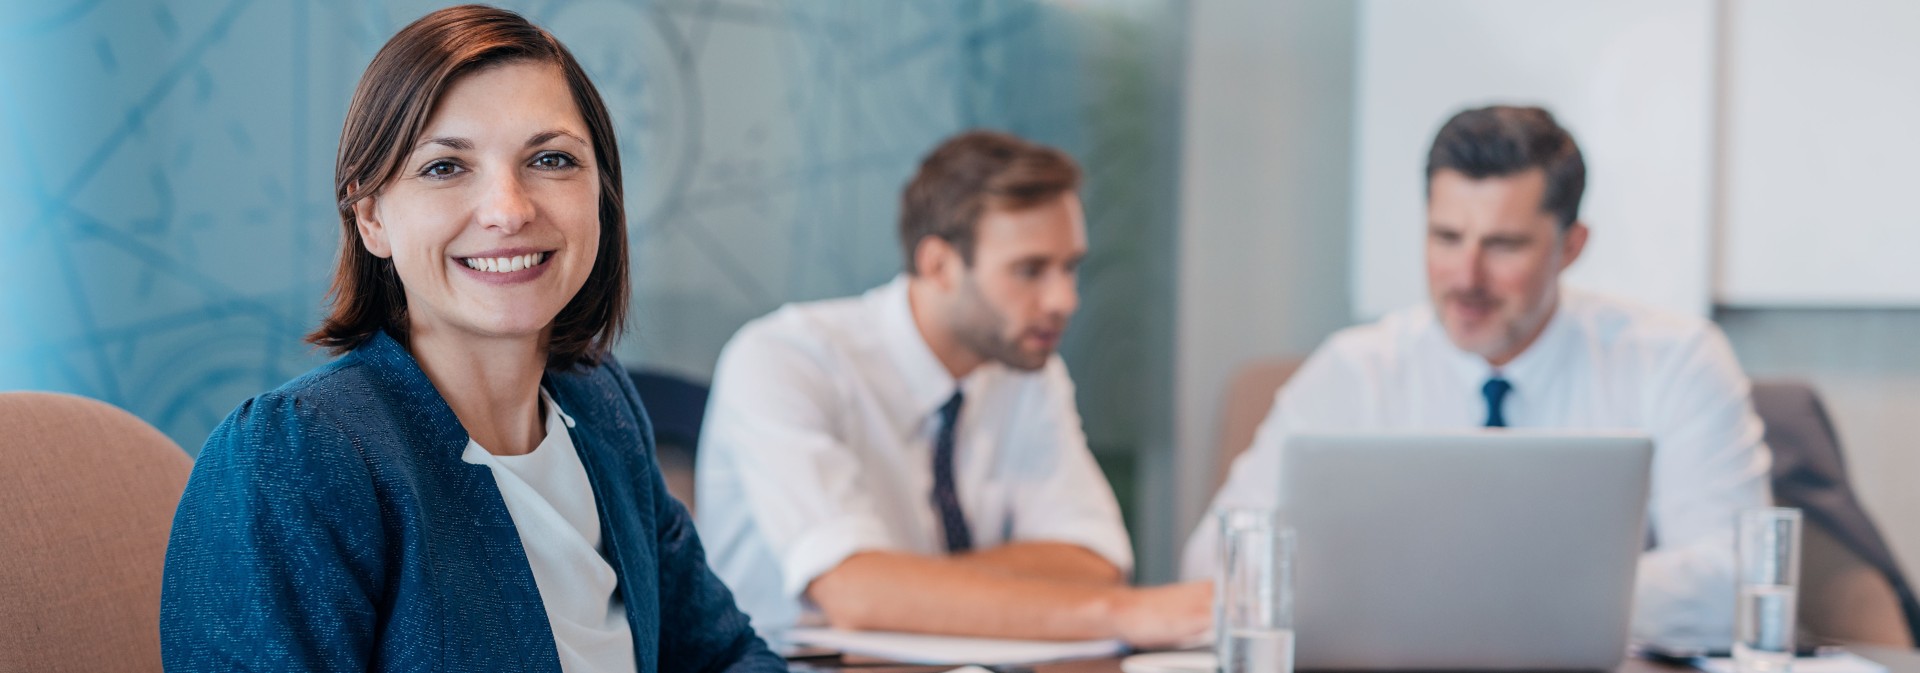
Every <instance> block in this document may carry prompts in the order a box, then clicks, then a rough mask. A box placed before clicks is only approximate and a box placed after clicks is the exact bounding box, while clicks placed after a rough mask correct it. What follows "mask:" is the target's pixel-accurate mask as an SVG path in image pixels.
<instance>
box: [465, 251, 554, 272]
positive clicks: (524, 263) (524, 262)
mask: <svg viewBox="0 0 1920 673" xmlns="http://www.w3.org/2000/svg"><path fill="white" fill-rule="evenodd" d="M544 256H545V253H539V252H535V253H529V254H525V255H516V256H513V257H468V258H467V259H466V260H464V263H465V264H466V265H467V268H469V269H473V270H475V271H485V272H488V273H513V272H515V271H520V270H523V269H528V268H531V267H534V266H538V265H539V264H540V260H541V258H542V257H544Z"/></svg>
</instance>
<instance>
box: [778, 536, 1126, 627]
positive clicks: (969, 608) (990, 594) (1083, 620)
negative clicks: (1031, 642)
mask: <svg viewBox="0 0 1920 673" xmlns="http://www.w3.org/2000/svg"><path fill="white" fill-rule="evenodd" d="M1124 592H1125V590H1124V588H1122V587H1118V586H1111V587H1103V586H1094V585H1090V584H1079V583H1062V582H1050V581H1045V580H1037V579H1032V578H1027V577H1013V576H1008V575H1005V574H1002V573H999V572H995V571H992V570H987V569H982V568H976V567H969V566H968V565H967V564H964V563H959V562H955V561H952V560H948V559H938V558H927V557H922V556H914V555H911V554H900V553H893V552H862V553H859V554H855V555H854V556H851V557H849V558H848V559H847V560H846V561H843V562H842V563H841V564H840V565H839V566H838V567H836V568H834V569H833V570H831V571H828V572H827V573H826V574H824V575H821V576H820V577H819V578H818V579H816V580H814V582H813V584H812V585H811V586H810V587H808V589H807V595H808V596H809V597H810V598H812V599H813V601H814V603H815V604H818V605H819V606H820V608H821V610H822V611H824V612H825V613H826V615H827V620H828V621H829V622H831V623H832V624H833V625H834V626H837V627H840V628H849V629H869V630H887V631H909V632H917V633H942V634H949V635H965V636H981V637H988V638H1011V637H1020V638H1039V639H1056V640H1071V639H1088V638H1112V637H1115V636H1117V635H1119V634H1118V633H1117V629H1116V627H1115V626H1114V619H1113V617H1112V615H1113V613H1114V612H1115V611H1116V610H1117V609H1118V608H1119V607H1120V606H1118V605H1116V602H1117V601H1119V600H1122V596H1123V595H1124Z"/></svg>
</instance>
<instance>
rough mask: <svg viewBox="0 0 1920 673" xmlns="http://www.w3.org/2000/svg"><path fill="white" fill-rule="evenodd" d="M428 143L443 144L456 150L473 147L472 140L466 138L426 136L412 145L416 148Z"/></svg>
mask: <svg viewBox="0 0 1920 673" xmlns="http://www.w3.org/2000/svg"><path fill="white" fill-rule="evenodd" d="M428 145H444V146H447V147H451V148H453V149H456V150H470V149H473V141H471V140H467V139H466V138H450V137H440V138H428V139H426V140H422V141H420V144H418V145H414V146H413V148H414V149H416V150H417V149H420V148H422V147H426V146H428Z"/></svg>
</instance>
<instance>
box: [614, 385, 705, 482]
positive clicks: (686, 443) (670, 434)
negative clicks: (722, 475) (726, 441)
mask: <svg viewBox="0 0 1920 673" xmlns="http://www.w3.org/2000/svg"><path fill="white" fill-rule="evenodd" d="M627 376H628V377H630V378H632V379H633V388H634V390H635V391H637V392H639V393H640V403H641V404H643V405H646V407H647V417H648V418H650V419H652V420H653V438H654V450H653V455H654V460H655V461H656V462H658V463H659V465H660V476H661V477H662V478H664V479H665V480H666V482H667V492H669V493H672V494H673V497H675V498H679V499H680V504H683V505H686V506H687V511H688V512H692V511H693V488H694V479H693V465H694V459H693V457H694V451H696V450H698V449H699V447H700V424H701V423H702V422H704V421H705V420H706V415H707V396H708V394H709V391H708V389H707V386H705V385H702V384H699V383H695V382H693V381H690V380H687V379H685V378H681V377H679V376H676V375H673V374H668V373H665V372H658V371H652V370H644V369H629V370H627Z"/></svg>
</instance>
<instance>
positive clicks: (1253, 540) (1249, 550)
mask: <svg viewBox="0 0 1920 673" xmlns="http://www.w3.org/2000/svg"><path fill="white" fill-rule="evenodd" d="M1218 518H1219V522H1218V523H1219V526H1220V567H1219V574H1218V576H1216V577H1215V581H1214V585H1213V586H1214V589H1213V591H1214V593H1213V625H1214V647H1215V650H1216V652H1217V653H1218V655H1219V659H1220V671H1221V673H1293V557H1294V536H1293V529H1291V528H1287V527H1284V526H1282V525H1280V514H1279V512H1277V511H1275V510H1271V509H1228V510H1225V511H1222V512H1220V514H1219V516H1218Z"/></svg>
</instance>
